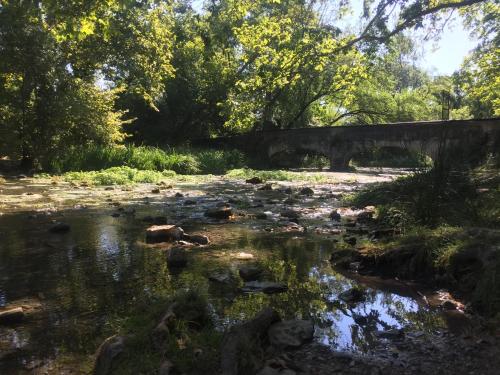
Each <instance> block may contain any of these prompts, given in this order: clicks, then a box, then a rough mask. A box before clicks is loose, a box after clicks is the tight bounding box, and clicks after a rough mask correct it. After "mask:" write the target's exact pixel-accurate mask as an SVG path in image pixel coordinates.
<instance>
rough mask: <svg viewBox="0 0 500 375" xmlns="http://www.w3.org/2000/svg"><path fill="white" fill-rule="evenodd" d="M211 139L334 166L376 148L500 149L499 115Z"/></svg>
mask: <svg viewBox="0 0 500 375" xmlns="http://www.w3.org/2000/svg"><path fill="white" fill-rule="evenodd" d="M210 142H211V144H212V145H218V146H223V145H225V146H230V147H236V148H240V149H242V150H244V151H246V152H250V153H257V154H261V155H262V154H263V153H264V154H265V155H266V156H267V157H268V158H270V159H272V158H273V157H276V156H277V155H280V154H282V155H294V154H304V153H314V154H322V155H325V156H327V157H329V159H330V167H331V169H332V170H342V169H346V168H347V167H348V165H349V161H350V160H351V158H352V157H353V156H354V155H355V154H357V153H360V152H363V151H367V150H370V149H373V148H376V147H377V148H381V147H396V148H403V149H406V150H409V151H413V152H417V153H422V154H426V155H428V156H430V157H431V158H433V159H435V158H436V157H437V156H438V153H439V152H440V151H442V150H450V149H452V148H453V149H454V150H455V151H456V150H459V152H460V151H461V152H462V153H463V154H464V156H465V154H466V153H467V152H470V150H471V149H474V150H481V151H494V152H499V151H500V119H489V120H457V121H431V122H415V123H396V124H384V125H353V126H335V127H321V128H301V129H289V130H275V131H266V132H254V133H248V134H245V135H241V136H235V137H229V138H219V139H215V140H211V141H210Z"/></svg>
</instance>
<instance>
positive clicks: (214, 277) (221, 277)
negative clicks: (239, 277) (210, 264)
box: [208, 270, 233, 284]
mask: <svg viewBox="0 0 500 375" xmlns="http://www.w3.org/2000/svg"><path fill="white" fill-rule="evenodd" d="M208 279H209V280H210V281H215V282H218V283H221V284H229V283H230V282H231V281H232V280H233V275H232V274H231V272H230V271H227V270H222V271H215V272H212V273H211V274H210V275H209V276H208Z"/></svg>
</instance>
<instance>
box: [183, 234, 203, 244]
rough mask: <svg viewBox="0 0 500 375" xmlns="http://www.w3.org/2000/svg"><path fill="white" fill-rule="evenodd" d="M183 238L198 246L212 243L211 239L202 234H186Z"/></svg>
mask: <svg viewBox="0 0 500 375" xmlns="http://www.w3.org/2000/svg"><path fill="white" fill-rule="evenodd" d="M183 238H184V240H186V241H189V242H194V243H196V244H198V245H208V244H209V243H210V239H209V238H208V237H207V236H204V235H202V234H186V235H184V237H183Z"/></svg>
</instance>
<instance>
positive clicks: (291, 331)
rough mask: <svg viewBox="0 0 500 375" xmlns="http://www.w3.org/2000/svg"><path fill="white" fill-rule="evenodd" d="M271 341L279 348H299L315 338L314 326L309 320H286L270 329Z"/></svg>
mask: <svg viewBox="0 0 500 375" xmlns="http://www.w3.org/2000/svg"><path fill="white" fill-rule="evenodd" d="M268 335H269V341H270V342H271V345H273V346H275V347H277V348H287V347H294V348H297V347H299V346H301V345H302V344H304V343H305V342H307V341H310V340H312V338H313V336H314V325H313V323H312V322H311V321H309V320H285V321H283V322H278V323H275V324H273V325H272V326H271V328H269V332H268Z"/></svg>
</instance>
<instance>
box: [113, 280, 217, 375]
mask: <svg viewBox="0 0 500 375" xmlns="http://www.w3.org/2000/svg"><path fill="white" fill-rule="evenodd" d="M174 302H175V303H176V305H175V307H174V308H173V312H174V314H175V318H174V319H172V320H171V321H169V323H168V324H167V331H166V332H164V333H163V334H160V335H158V334H155V333H154V331H155V327H156V326H157V324H158V323H159V322H160V321H161V319H162V317H163V316H164V315H165V313H166V312H167V310H168V309H169V306H172V304H173V303H174ZM207 306H208V304H207V300H206V298H205V297H204V296H203V295H202V294H201V293H199V292H197V291H194V290H180V291H178V292H177V293H176V294H175V295H174V296H172V297H170V298H159V299H153V300H151V299H149V298H145V299H142V300H140V301H138V302H137V303H136V304H135V307H134V311H132V312H131V313H130V314H129V315H128V317H127V318H125V319H123V320H121V321H119V322H117V323H116V327H115V329H116V331H117V332H119V334H121V335H126V336H128V337H129V340H128V341H127V345H126V353H125V354H126V355H123V356H121V357H120V360H119V361H118V364H117V366H116V367H114V368H113V371H112V372H111V374H115V375H117V374H120V375H132V374H134V375H135V374H156V373H158V371H159V369H160V366H161V364H162V362H163V361H164V359H165V358H167V359H168V360H169V361H170V362H171V363H173V364H174V365H175V369H176V373H202V372H203V373H207V374H215V373H217V372H218V368H219V362H220V359H219V348H220V344H221V340H222V333H221V332H219V331H218V330H216V329H214V326H213V323H212V321H211V319H210V316H209V312H208V309H207Z"/></svg>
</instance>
